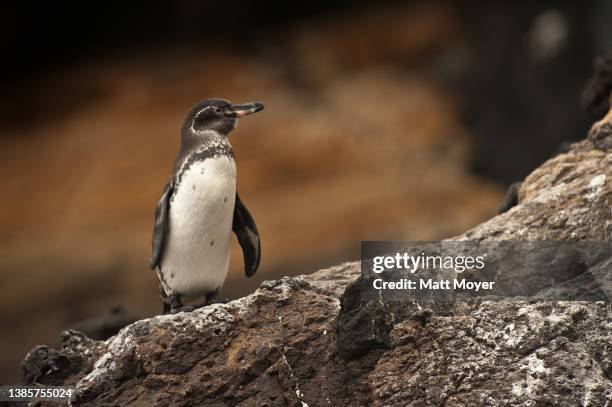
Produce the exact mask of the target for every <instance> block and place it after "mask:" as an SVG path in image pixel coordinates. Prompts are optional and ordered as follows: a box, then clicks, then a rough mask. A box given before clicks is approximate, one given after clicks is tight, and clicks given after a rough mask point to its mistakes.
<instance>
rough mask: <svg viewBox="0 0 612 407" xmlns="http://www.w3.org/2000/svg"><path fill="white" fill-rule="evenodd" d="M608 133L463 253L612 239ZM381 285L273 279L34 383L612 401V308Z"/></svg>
mask: <svg viewBox="0 0 612 407" xmlns="http://www.w3.org/2000/svg"><path fill="white" fill-rule="evenodd" d="M606 128H607V127H606V125H605V123H604V125H603V126H599V127H597V128H595V129H594V130H593V131H592V133H591V135H590V136H589V138H588V139H586V140H584V141H582V142H580V143H577V144H574V145H573V146H572V147H571V149H570V150H569V151H568V152H567V153H564V154H560V155H558V156H556V157H554V158H552V159H550V160H549V161H547V162H546V163H544V164H543V165H542V166H541V167H539V168H538V169H536V170H535V171H534V172H533V173H532V174H531V175H529V176H528V177H527V178H526V179H525V180H524V182H523V184H522V185H521V187H520V189H519V191H518V203H517V205H516V206H514V207H512V208H510V209H509V210H508V211H507V212H505V213H503V214H501V215H499V216H496V217H495V218H493V219H491V220H489V221H487V222H485V223H483V224H481V225H479V226H477V227H476V228H474V229H472V230H470V231H468V232H466V233H464V234H462V235H460V236H457V237H456V238H454V239H452V240H457V241H461V240H474V241H477V242H480V241H486V240H502V241H508V240H525V241H535V240H558V241H577V242H580V241H592V240H599V241H604V240H609V238H610V236H611V232H612V215H611V212H610V208H611V205H610V198H611V197H612V187H611V185H612V184H611V183H610V180H611V179H612V171H611V168H612V150H611V149H610V148H609V146H610V140H611V138H612V135H611V133H610V132H607V130H605V129H606ZM520 277H521V276H517V278H518V279H519V280H521V278H520ZM536 277H537V276H536ZM368 278H371V276H368V275H360V267H359V263H356V262H355V263H345V264H342V265H339V266H337V267H333V268H330V269H327V270H321V271H318V272H316V273H314V274H311V275H307V276H300V277H295V278H287V277H285V278H282V279H280V280H277V281H268V282H264V283H263V284H262V285H261V286H260V288H259V289H258V290H257V291H256V292H255V293H253V294H251V295H249V296H246V297H244V298H241V299H238V300H235V301H231V302H229V303H226V304H214V305H210V306H207V307H205V308H202V309H199V310H196V311H194V312H191V313H180V314H177V315H167V316H158V317H154V318H150V319H145V320H141V321H137V322H135V323H133V324H131V325H128V326H127V327H125V328H123V329H122V330H121V331H120V332H119V333H118V334H117V335H115V336H114V337H111V338H110V339H108V340H107V341H106V342H98V341H93V340H87V339H86V338H84V337H83V336H82V335H79V334H77V333H75V332H70V333H67V334H65V338H66V341H67V342H69V343H78V346H73V345H66V346H63V347H62V348H61V349H60V350H50V349H48V348H46V347H38V348H35V349H34V350H33V351H32V352H30V354H28V356H27V357H26V360H25V361H24V364H23V365H24V371H25V383H26V384H29V383H32V382H34V381H36V382H39V383H50V384H72V383H75V384H76V388H77V399H76V402H75V403H76V404H77V405H81V404H86V405H93V406H96V405H130V404H132V405H158V406H170V405H200V406H224V405H231V406H234V405H240V406H251V405H257V406H300V407H304V406H324V405H330V406H343V405H347V406H348V405H350V406H353V405H380V406H382V405H385V406H407V405H410V406H429V405H443V404H444V405H487V406H489V405H517V406H518V405H520V406H523V405H567V406H575V405H585V406H598V405H605V404H606V403H610V402H611V401H612V390H611V389H612V352H611V348H610V344H611V343H612V333H611V330H610V324H611V321H610V315H611V308H610V304H609V298H608V301H539V300H535V299H524V298H523V299H521V298H499V297H478V298H466V299H464V300H462V301H452V302H451V301H446V298H414V299H411V300H410V301H411V303H407V302H406V301H405V300H402V299H396V298H391V297H389V298H383V297H382V296H381V298H380V299H379V301H378V302H376V301H373V300H372V299H369V298H364V297H363V296H362V295H361V293H362V292H363V291H362V290H360V285H364V284H368ZM534 281H538V280H537V279H536V280H534ZM518 283H520V281H519V282H518ZM402 301H403V302H402ZM440 304H442V305H440ZM72 338H74V340H73V339H72ZM77 339H78V340H77ZM48 366H51V367H52V369H48V368H47V367H48Z"/></svg>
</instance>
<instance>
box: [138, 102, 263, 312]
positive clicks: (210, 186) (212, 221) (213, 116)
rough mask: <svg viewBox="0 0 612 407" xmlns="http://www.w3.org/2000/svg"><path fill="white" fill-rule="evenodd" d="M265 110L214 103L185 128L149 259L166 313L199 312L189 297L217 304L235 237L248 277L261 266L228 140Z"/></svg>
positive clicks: (192, 115) (204, 105)
mask: <svg viewBox="0 0 612 407" xmlns="http://www.w3.org/2000/svg"><path fill="white" fill-rule="evenodd" d="M263 108H264V106H263V104H262V103H259V102H253V103H246V104H242V105H233V104H231V103H230V102H229V101H227V100H224V99H208V100H204V101H202V102H200V103H198V104H197V105H195V106H194V107H193V108H192V109H191V111H190V112H189V114H188V115H187V118H186V119H185V121H184V123H183V126H182V128H181V142H180V148H179V152H178V155H177V157H176V160H175V161H174V166H173V174H172V176H171V177H170V179H169V180H168V182H167V184H166V186H165V188H164V190H163V193H162V195H161V198H160V199H159V202H158V203H157V207H156V209H155V224H154V227H153V239H152V255H151V258H150V259H149V266H150V268H151V269H152V270H155V272H156V274H157V279H158V281H159V292H160V298H161V301H162V304H163V312H164V314H167V313H178V312H181V311H190V310H193V309H195V308H196V307H194V306H186V305H184V304H183V300H184V298H192V299H193V298H204V303H203V304H202V306H203V305H206V304H207V303H210V302H211V301H213V300H214V299H215V298H216V296H217V295H218V293H219V290H220V289H221V287H222V285H223V282H224V281H225V277H226V275H227V271H228V269H229V261H230V247H231V233H232V231H233V232H234V233H235V234H236V237H237V240H238V243H239V244H240V247H241V248H242V252H243V257H244V269H245V274H246V276H247V277H251V276H252V275H253V274H255V272H256V271H257V268H258V267H259V262H260V259H261V243H260V238H259V232H258V231H257V226H256V225H255V221H254V220H253V217H252V216H251V214H250V213H249V211H248V209H247V208H246V206H245V205H244V203H242V201H241V200H240V197H239V195H238V192H237V189H236V162H235V159H234V151H233V149H232V146H231V144H230V142H229V140H228V135H229V133H230V132H231V131H232V130H233V129H234V128H235V127H236V122H237V120H238V119H239V118H241V117H244V116H247V115H249V114H252V113H255V112H258V111H260V110H262V109H263Z"/></svg>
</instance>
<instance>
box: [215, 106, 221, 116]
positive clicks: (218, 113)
mask: <svg viewBox="0 0 612 407" xmlns="http://www.w3.org/2000/svg"><path fill="white" fill-rule="evenodd" d="M213 111H214V112H215V114H217V115H219V116H220V115H221V113H223V109H221V108H220V107H219V106H214V107H213Z"/></svg>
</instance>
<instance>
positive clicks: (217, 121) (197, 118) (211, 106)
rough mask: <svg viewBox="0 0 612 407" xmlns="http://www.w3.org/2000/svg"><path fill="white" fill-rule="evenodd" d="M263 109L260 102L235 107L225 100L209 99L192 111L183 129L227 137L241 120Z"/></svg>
mask: <svg viewBox="0 0 612 407" xmlns="http://www.w3.org/2000/svg"><path fill="white" fill-rule="evenodd" d="M263 108H264V105H263V104H262V103H260V102H252V103H245V104H242V105H233V104H232V103H230V102H229V101H227V100H224V99H207V100H204V101H202V102H200V103H198V104H197V105H196V106H194V108H193V109H191V111H190V112H189V115H187V119H185V123H184V125H183V129H184V130H188V131H190V132H193V133H195V134H198V133H200V132H203V131H206V130H213V131H216V132H218V133H220V134H224V135H227V134H229V132H230V131H232V130H234V127H235V126H236V121H237V120H238V119H239V118H241V117H244V116H246V115H249V114H251V113H255V112H259V111H260V110H261V109H263Z"/></svg>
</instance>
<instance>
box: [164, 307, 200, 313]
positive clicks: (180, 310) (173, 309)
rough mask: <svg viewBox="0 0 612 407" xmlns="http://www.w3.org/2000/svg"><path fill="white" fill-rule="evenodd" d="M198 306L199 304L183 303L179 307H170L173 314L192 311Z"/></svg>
mask: <svg viewBox="0 0 612 407" xmlns="http://www.w3.org/2000/svg"><path fill="white" fill-rule="evenodd" d="M197 308H198V306H197V305H183V306H181V307H177V308H171V309H170V313H171V314H178V313H179V312H191V311H193V310H195V309H197Z"/></svg>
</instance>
